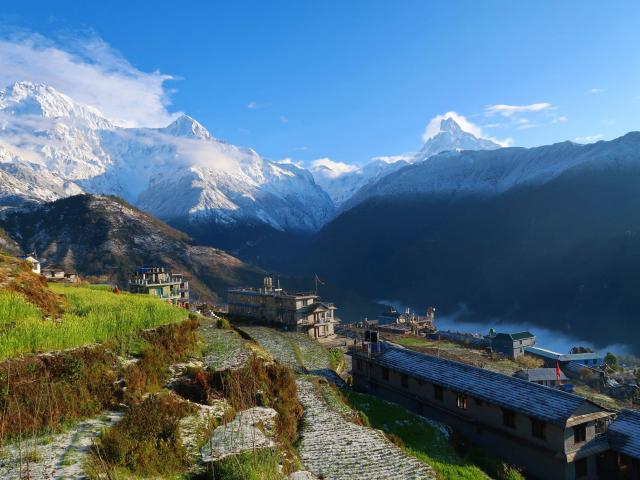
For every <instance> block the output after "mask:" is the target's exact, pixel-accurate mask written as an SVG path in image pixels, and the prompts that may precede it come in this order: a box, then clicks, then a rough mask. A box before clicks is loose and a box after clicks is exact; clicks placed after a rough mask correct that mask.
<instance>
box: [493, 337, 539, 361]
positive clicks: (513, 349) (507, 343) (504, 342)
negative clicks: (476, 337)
mask: <svg viewBox="0 0 640 480" xmlns="http://www.w3.org/2000/svg"><path fill="white" fill-rule="evenodd" d="M535 344H536V337H535V335H534V334H533V333H530V332H518V333H497V334H495V335H494V336H493V337H492V338H491V349H492V350H493V351H494V352H498V353H501V354H503V355H504V356H505V357H509V358H518V357H520V356H522V355H524V352H525V350H524V349H525V348H526V347H530V346H533V345H535Z"/></svg>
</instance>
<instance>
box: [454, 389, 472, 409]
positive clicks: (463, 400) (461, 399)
mask: <svg viewBox="0 0 640 480" xmlns="http://www.w3.org/2000/svg"><path fill="white" fill-rule="evenodd" d="M456 406H457V407H458V408H461V409H462V410H466V409H467V407H468V406H469V402H468V399H467V396H466V395H462V394H461V393H459V394H458V395H457V397H456Z"/></svg>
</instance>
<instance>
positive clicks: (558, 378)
mask: <svg viewBox="0 0 640 480" xmlns="http://www.w3.org/2000/svg"><path fill="white" fill-rule="evenodd" d="M556 380H557V381H560V362H558V361H557V360H556Z"/></svg>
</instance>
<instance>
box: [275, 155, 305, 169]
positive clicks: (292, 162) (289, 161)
mask: <svg viewBox="0 0 640 480" xmlns="http://www.w3.org/2000/svg"><path fill="white" fill-rule="evenodd" d="M277 163H281V164H283V165H295V166H296V167H298V168H304V165H303V164H302V162H301V161H295V160H293V159H292V158H291V157H286V158H283V159H282V160H278V162H277Z"/></svg>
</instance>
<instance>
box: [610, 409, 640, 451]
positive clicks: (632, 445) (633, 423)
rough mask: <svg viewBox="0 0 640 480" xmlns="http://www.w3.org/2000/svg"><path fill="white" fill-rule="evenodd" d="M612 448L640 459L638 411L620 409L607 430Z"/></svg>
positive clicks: (639, 413)
mask: <svg viewBox="0 0 640 480" xmlns="http://www.w3.org/2000/svg"><path fill="white" fill-rule="evenodd" d="M607 438H608V439H609V445H610V446H611V448H612V449H613V450H616V451H618V452H620V453H623V454H625V455H627V456H629V457H633V458H637V459H640V412H636V411H633V410H622V411H621V412H620V413H619V414H618V417H617V418H616V419H615V420H614V422H613V423H612V424H611V425H609V429H608V430H607Z"/></svg>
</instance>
